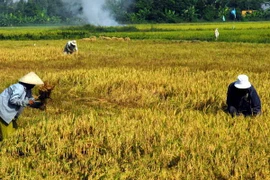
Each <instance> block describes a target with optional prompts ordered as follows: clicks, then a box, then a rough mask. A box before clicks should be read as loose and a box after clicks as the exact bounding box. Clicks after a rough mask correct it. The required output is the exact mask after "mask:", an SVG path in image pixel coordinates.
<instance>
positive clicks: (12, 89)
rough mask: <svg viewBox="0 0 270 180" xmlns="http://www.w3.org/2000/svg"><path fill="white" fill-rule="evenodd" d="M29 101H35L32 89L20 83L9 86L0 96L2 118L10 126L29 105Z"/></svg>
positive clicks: (0, 115) (0, 114)
mask: <svg viewBox="0 0 270 180" xmlns="http://www.w3.org/2000/svg"><path fill="white" fill-rule="evenodd" d="M29 100H34V98H33V96H32V91H31V89H27V88H26V87H25V86H23V85H22V84H20V83H16V84H13V85H11V86H9V87H8V88H6V89H5V90H4V91H3V92H2V93H1V94H0V117H1V118H2V119H3V120H4V121H5V122H6V123H7V124H9V123H10V122H11V121H12V120H13V119H14V118H15V117H18V116H19V115H20V113H21V112H22V111H23V109H24V107H25V106H27V105H29Z"/></svg>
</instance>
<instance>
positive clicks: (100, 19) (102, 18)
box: [82, 0, 119, 26]
mask: <svg viewBox="0 0 270 180" xmlns="http://www.w3.org/2000/svg"><path fill="white" fill-rule="evenodd" d="M104 5H105V0H91V1H89V0H82V7H83V10H82V13H83V15H84V16H85V18H86V20H87V21H88V23H90V24H93V25H99V26H117V25H119V24H118V23H117V22H116V21H115V20H114V18H113V17H111V15H110V12H109V11H108V10H105V8H104Z"/></svg>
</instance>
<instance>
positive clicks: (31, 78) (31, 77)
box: [19, 72, 44, 85]
mask: <svg viewBox="0 0 270 180" xmlns="http://www.w3.org/2000/svg"><path fill="white" fill-rule="evenodd" d="M19 82H22V83H26V84H33V85H42V84H44V83H43V81H42V80H41V79H40V78H39V77H38V75H36V74H35V73H34V72H30V73H28V74H26V75H24V76H23V77H21V78H20V79H19Z"/></svg>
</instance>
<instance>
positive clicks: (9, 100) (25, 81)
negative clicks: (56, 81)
mask: <svg viewBox="0 0 270 180" xmlns="http://www.w3.org/2000/svg"><path fill="white" fill-rule="evenodd" d="M42 84H43V81H42V80H41V79H40V78H39V77H38V76H37V75H36V74H35V73H34V72H30V73H28V74H26V75H25V76H23V77H21V78H20V79H19V82H18V83H16V84H13V85H11V86H9V87H8V88H6V89H5V90H4V91H3V92H2V93H1V94H0V140H3V139H6V138H7V137H8V136H9V135H10V134H11V133H13V132H14V131H15V129H16V128H17V123H16V120H17V119H18V117H19V115H20V114H21V113H22V111H23V109H24V107H26V106H30V107H33V108H39V106H41V105H42V104H41V103H39V102H35V100H34V98H33V96H32V88H33V87H34V86H35V85H42Z"/></svg>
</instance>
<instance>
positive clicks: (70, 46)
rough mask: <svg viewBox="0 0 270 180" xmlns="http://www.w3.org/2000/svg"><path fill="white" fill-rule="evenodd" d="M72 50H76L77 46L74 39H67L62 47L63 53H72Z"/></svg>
mask: <svg viewBox="0 0 270 180" xmlns="http://www.w3.org/2000/svg"><path fill="white" fill-rule="evenodd" d="M74 52H78V46H77V43H76V41H75V40H72V41H68V42H67V44H66V45H65V47H64V53H65V54H73V53H74Z"/></svg>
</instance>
